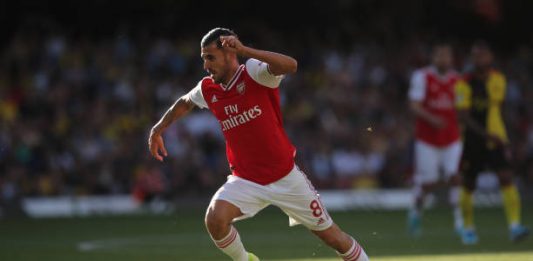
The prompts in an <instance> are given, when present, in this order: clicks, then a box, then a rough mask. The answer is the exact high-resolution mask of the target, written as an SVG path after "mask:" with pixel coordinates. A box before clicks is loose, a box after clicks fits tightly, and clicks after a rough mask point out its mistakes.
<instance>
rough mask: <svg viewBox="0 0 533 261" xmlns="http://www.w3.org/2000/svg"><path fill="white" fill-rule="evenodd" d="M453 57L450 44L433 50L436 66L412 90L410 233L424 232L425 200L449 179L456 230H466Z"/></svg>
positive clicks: (420, 73) (417, 75)
mask: <svg viewBox="0 0 533 261" xmlns="http://www.w3.org/2000/svg"><path fill="white" fill-rule="evenodd" d="M452 66H453V53H452V47H451V46H450V45H448V44H444V43H439V44H436V45H435V46H434V47H433V51H432V65H431V66H428V67H425V68H422V69H419V70H417V71H415V72H414V73H413V75H412V78H411V86H410V89H409V101H410V107H411V109H412V111H413V113H414V114H415V116H416V123H415V124H416V126H415V138H416V140H415V157H414V159H415V173H414V174H415V176H414V182H415V185H414V189H413V192H414V193H413V194H414V200H413V205H412V207H411V209H410V210H409V213H408V228H409V232H410V233H411V234H413V235H415V236H417V235H420V232H421V224H420V221H421V216H422V208H423V203H424V197H425V195H426V194H427V193H429V192H431V191H432V190H433V188H434V186H435V184H436V183H437V181H439V174H440V173H441V170H442V173H443V174H444V176H445V182H448V184H449V185H450V191H449V193H450V203H451V205H452V206H453V208H454V218H455V228H456V230H457V231H458V232H459V231H460V229H461V228H462V217H461V212H460V208H459V206H458V201H459V193H460V179H459V176H458V169H459V162H460V159H461V151H462V143H461V140H460V132H459V122H458V119H457V112H456V109H455V94H454V88H455V84H456V82H457V81H458V79H459V75H458V74H457V73H456V72H455V71H454V70H453V69H452Z"/></svg>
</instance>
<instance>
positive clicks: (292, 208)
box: [268, 166, 368, 261]
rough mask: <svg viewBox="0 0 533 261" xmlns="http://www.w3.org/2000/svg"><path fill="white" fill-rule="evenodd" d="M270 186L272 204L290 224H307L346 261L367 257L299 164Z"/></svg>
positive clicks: (361, 259)
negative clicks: (345, 231) (335, 221)
mask: <svg viewBox="0 0 533 261" xmlns="http://www.w3.org/2000/svg"><path fill="white" fill-rule="evenodd" d="M268 189H269V191H270V194H271V203H272V204H273V205H275V206H277V207H279V208H281V210H283V212H285V213H286V214H287V215H288V216H289V224H290V225H291V226H294V225H297V224H302V225H304V226H306V227H307V228H308V229H309V230H311V231H312V232H313V233H314V234H315V235H317V236H318V237H319V238H320V239H322V241H324V243H326V244H327V245H328V246H330V247H331V248H333V249H335V250H336V251H337V253H338V254H339V256H341V257H342V258H343V259H344V260H350V261H356V260H357V261H364V260H368V257H367V255H366V253H365V251H364V250H363V248H362V247H361V246H360V245H359V243H357V241H356V240H355V239H353V238H352V237H351V236H349V235H347V234H346V233H344V232H342V231H341V230H340V229H339V227H338V226H337V225H335V224H334V223H333V221H332V219H331V217H330V216H329V214H328V212H327V210H326V209H325V208H324V207H323V205H322V202H321V201H320V198H319V195H318V194H317V192H316V190H315V189H314V187H313V185H312V184H311V182H310V181H309V179H307V176H305V174H304V173H303V172H301V171H300V170H299V169H298V167H296V166H295V167H294V169H293V170H292V171H291V172H290V173H289V174H288V175H287V176H286V177H284V178H283V179H281V180H279V181H276V182H275V183H272V184H270V185H268Z"/></svg>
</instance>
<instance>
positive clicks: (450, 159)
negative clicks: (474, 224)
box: [441, 140, 463, 233]
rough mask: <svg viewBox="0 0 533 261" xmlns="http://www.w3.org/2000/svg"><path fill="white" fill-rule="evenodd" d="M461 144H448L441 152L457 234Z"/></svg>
mask: <svg viewBox="0 0 533 261" xmlns="http://www.w3.org/2000/svg"><path fill="white" fill-rule="evenodd" d="M462 151H463V144H462V142H461V141H460V140H458V141H456V142H454V143H452V144H450V145H449V146H447V147H445V148H443V150H442V158H441V159H442V166H443V169H444V175H445V176H446V179H447V183H448V187H449V190H448V191H449V192H448V193H449V203H450V206H451V207H452V211H453V218H454V227H455V231H456V232H457V233H461V231H462V229H463V216H462V214H461V208H460V207H459V197H460V193H461V176H460V175H459V164H460V161H461V154H462Z"/></svg>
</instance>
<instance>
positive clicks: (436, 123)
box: [429, 117, 446, 130]
mask: <svg viewBox="0 0 533 261" xmlns="http://www.w3.org/2000/svg"><path fill="white" fill-rule="evenodd" d="M429 124H431V126H433V128H435V129H439V130H440V129H443V128H444V127H446V121H444V120H443V119H442V118H440V117H432V118H431V119H430V120H429Z"/></svg>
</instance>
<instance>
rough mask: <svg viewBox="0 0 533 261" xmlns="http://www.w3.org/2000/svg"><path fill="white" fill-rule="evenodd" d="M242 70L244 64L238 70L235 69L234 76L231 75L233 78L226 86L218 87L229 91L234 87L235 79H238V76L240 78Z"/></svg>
mask: <svg viewBox="0 0 533 261" xmlns="http://www.w3.org/2000/svg"><path fill="white" fill-rule="evenodd" d="M243 69H244V64H241V65H240V66H239V68H237V71H236V72H235V74H233V77H231V80H230V81H229V83H228V84H227V85H225V84H222V83H221V84H220V87H222V89H223V90H224V91H229V90H230V89H231V87H233V85H235V82H236V81H237V79H239V76H241V73H242V71H243Z"/></svg>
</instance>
